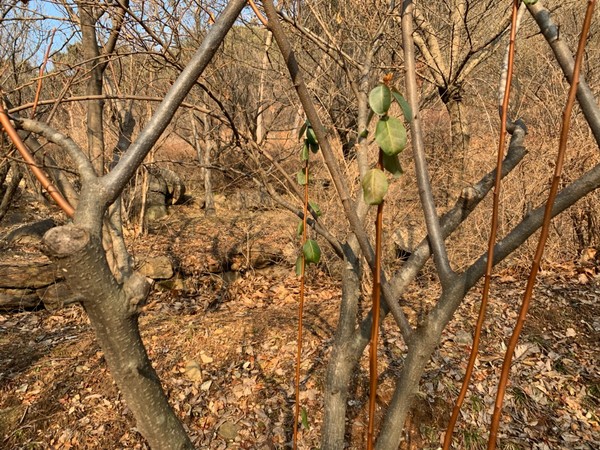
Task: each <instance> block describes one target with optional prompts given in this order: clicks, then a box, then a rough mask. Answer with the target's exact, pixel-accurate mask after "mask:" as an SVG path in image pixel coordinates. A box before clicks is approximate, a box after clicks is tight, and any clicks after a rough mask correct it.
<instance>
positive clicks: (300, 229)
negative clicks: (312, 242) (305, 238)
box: [296, 220, 304, 237]
mask: <svg viewBox="0 0 600 450" xmlns="http://www.w3.org/2000/svg"><path fill="white" fill-rule="evenodd" d="M302 233H304V221H302V220H301V221H300V222H298V227H297V228H296V235H297V236H298V237H300V236H302Z"/></svg>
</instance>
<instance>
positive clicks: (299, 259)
mask: <svg viewBox="0 0 600 450" xmlns="http://www.w3.org/2000/svg"><path fill="white" fill-rule="evenodd" d="M303 258H304V257H303V256H302V255H300V256H298V257H297V258H296V275H297V276H299V277H300V276H302V259H303Z"/></svg>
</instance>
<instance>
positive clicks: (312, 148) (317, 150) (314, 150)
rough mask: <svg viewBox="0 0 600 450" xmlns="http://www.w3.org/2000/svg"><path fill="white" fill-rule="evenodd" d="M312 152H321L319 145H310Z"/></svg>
mask: <svg viewBox="0 0 600 450" xmlns="http://www.w3.org/2000/svg"><path fill="white" fill-rule="evenodd" d="M310 151H311V152H313V153H318V152H319V144H310Z"/></svg>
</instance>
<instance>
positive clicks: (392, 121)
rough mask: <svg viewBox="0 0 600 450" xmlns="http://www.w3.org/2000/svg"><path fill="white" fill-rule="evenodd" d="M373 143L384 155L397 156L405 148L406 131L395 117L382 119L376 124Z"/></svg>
mask: <svg viewBox="0 0 600 450" xmlns="http://www.w3.org/2000/svg"><path fill="white" fill-rule="evenodd" d="M375 141H377V145H379V147H380V148H381V150H383V152H384V153H385V154H387V155H390V156H394V155H397V154H398V153H400V152H401V151H402V150H404V148H405V147H406V129H405V128H404V125H403V124H402V122H400V121H399V120H398V119H396V118H395V117H382V118H381V119H379V122H377V128H376V129H375Z"/></svg>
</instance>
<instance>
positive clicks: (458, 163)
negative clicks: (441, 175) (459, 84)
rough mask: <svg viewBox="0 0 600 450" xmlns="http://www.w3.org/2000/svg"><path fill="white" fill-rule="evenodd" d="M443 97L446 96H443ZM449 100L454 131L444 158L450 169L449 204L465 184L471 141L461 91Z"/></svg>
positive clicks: (448, 173) (452, 130) (448, 183)
mask: <svg viewBox="0 0 600 450" xmlns="http://www.w3.org/2000/svg"><path fill="white" fill-rule="evenodd" d="M443 99H444V97H442V100H443ZM447 100H448V101H447V102H445V105H446V109H447V111H448V114H449V116H450V131H451V133H452V139H451V141H450V150H449V152H448V153H447V155H446V156H445V158H444V160H445V161H446V162H447V165H446V167H447V169H446V170H448V172H447V176H446V186H445V188H444V191H445V192H444V197H445V200H446V205H447V206H448V205H450V204H451V203H453V202H454V201H455V200H456V198H458V195H459V194H460V192H461V190H462V188H463V187H464V185H465V178H464V171H465V159H466V157H467V154H468V150H469V145H470V143H471V134H470V131H469V122H468V120H467V114H466V111H465V106H464V104H463V102H462V99H461V98H460V93H456V94H454V95H453V96H450V97H449V98H448V99H447Z"/></svg>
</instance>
